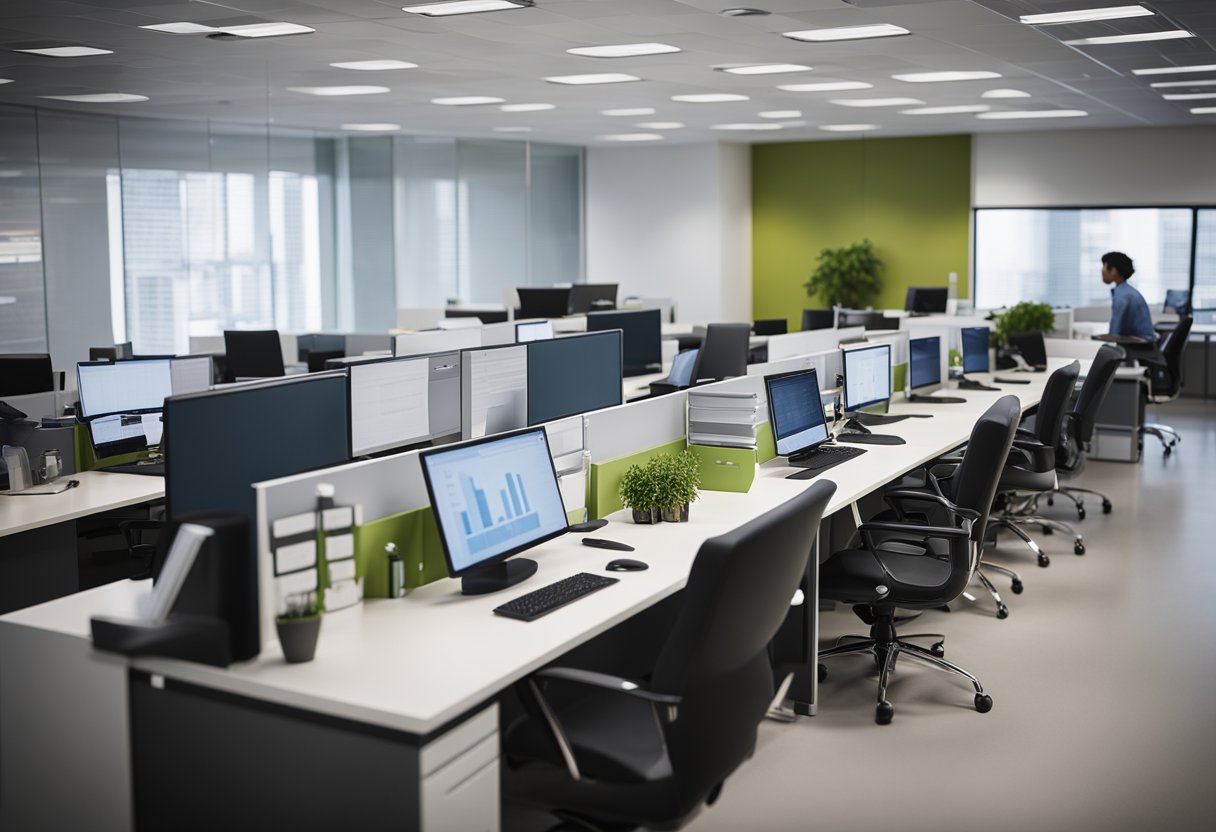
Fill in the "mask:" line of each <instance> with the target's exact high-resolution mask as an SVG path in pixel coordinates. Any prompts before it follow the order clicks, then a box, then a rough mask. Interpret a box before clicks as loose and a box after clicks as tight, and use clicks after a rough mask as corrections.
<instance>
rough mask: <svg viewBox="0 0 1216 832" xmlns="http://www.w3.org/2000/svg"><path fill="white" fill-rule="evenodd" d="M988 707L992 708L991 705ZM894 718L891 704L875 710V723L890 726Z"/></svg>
mask: <svg viewBox="0 0 1216 832" xmlns="http://www.w3.org/2000/svg"><path fill="white" fill-rule="evenodd" d="M988 707H992V706H991V705H989V706H988ZM894 718H895V706H894V705H892V704H891V703H890V702H879V703H878V707H877V708H875V709H874V721H875V722H877V723H878V724H879V725H889V724H890V723H891V720H892V719H894Z"/></svg>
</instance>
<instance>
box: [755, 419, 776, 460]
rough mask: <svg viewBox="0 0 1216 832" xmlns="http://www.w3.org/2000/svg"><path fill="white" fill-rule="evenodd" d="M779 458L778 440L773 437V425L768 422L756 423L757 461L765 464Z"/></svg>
mask: <svg viewBox="0 0 1216 832" xmlns="http://www.w3.org/2000/svg"><path fill="white" fill-rule="evenodd" d="M776 458H777V440H775V439H773V426H772V425H771V424H769V423H768V422H761V423H760V424H758V425H756V462H758V463H759V464H761V465H763V464H764V463H766V462H768V461H769V460H770V459H776Z"/></svg>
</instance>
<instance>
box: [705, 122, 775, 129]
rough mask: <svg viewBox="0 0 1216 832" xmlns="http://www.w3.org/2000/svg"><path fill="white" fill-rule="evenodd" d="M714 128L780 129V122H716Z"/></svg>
mask: <svg viewBox="0 0 1216 832" xmlns="http://www.w3.org/2000/svg"><path fill="white" fill-rule="evenodd" d="M711 129H713V130H780V129H781V125H780V124H772V123H771V122H760V123H756V124H715V125H713V127H712V128H711Z"/></svg>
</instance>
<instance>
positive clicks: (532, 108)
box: [498, 104, 557, 113]
mask: <svg viewBox="0 0 1216 832" xmlns="http://www.w3.org/2000/svg"><path fill="white" fill-rule="evenodd" d="M498 109H500V110H502V111H503V112H504V113H539V112H540V111H541V110H556V109H557V105H555V104H503V105H502V106H501V107H499V108H498Z"/></svg>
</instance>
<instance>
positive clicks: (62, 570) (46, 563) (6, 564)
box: [0, 497, 80, 613]
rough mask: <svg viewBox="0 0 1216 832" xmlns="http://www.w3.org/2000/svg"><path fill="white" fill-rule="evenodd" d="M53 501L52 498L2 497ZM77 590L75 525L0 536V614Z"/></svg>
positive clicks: (78, 584)
mask: <svg viewBox="0 0 1216 832" xmlns="http://www.w3.org/2000/svg"><path fill="white" fill-rule="evenodd" d="M3 499H9V500H53V499H54V497H6V498H3ZM79 590H80V577H79V569H78V567H77V565H76V524H75V523H74V522H73V521H70V520H69V521H68V522H66V523H56V524H54V525H53V526H43V527H42V528H40V529H31V530H30V531H28V532H20V533H18V534H10V535H5V536H4V537H0V613H6V612H12V611H13V610H19V609H22V608H24V607H32V606H33V605H34V604H41V603H42V602H44V601H50V600H52V599H55V598H62V597H63V596H64V595H71V594H72V593H73V592H78V591H79Z"/></svg>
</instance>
